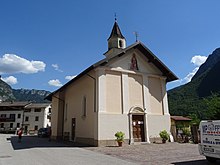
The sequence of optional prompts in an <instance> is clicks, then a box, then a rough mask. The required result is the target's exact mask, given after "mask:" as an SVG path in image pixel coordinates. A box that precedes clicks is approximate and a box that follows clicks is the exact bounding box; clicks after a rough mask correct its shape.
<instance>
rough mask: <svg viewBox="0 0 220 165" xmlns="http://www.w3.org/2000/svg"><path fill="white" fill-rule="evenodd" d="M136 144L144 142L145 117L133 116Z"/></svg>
mask: <svg viewBox="0 0 220 165" xmlns="http://www.w3.org/2000/svg"><path fill="white" fill-rule="evenodd" d="M132 126H133V139H134V142H144V141H145V135H144V115H132Z"/></svg>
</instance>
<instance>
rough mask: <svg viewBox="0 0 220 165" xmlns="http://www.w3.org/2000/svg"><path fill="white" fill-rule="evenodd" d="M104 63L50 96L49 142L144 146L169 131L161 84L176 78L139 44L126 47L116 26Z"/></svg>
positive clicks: (163, 86)
mask: <svg viewBox="0 0 220 165" xmlns="http://www.w3.org/2000/svg"><path fill="white" fill-rule="evenodd" d="M104 55H105V58H104V59H103V60H101V61H98V62H97V63H95V64H93V65H91V66H90V67H88V68H87V69H86V70H84V71H82V72H81V73H80V74H79V75H78V76H76V77H75V78H74V79H72V80H70V81H69V82H68V83H66V84H65V85H63V86H62V87H60V88H59V89H58V90H56V91H54V92H52V93H51V94H50V95H49V96H47V97H46V99H48V100H51V101H52V108H53V112H52V115H51V123H52V138H54V139H66V140H69V141H74V142H81V143H86V144H90V145H93V146H103V145H104V146H106V145H113V144H115V137H114V134H115V133H116V132H117V131H122V132H124V133H125V141H126V142H127V143H129V144H134V143H139V142H147V143H150V142H152V141H153V139H155V138H158V137H159V132H160V131H161V130H164V129H166V130H168V131H169V130H170V114H169V110H168V103H167V92H166V83H167V82H170V81H173V80H176V79H177V77H176V76H175V75H174V74H173V73H172V72H171V71H170V70H169V69H168V68H167V67H166V66H165V65H164V64H163V63H162V62H161V61H160V60H159V59H158V58H157V57H156V56H155V55H154V54H153V53H152V52H151V51H150V50H149V49H148V48H147V47H146V46H145V45H144V44H143V43H141V42H139V41H138V42H135V43H134V44H132V45H130V46H128V47H126V40H125V37H124V36H123V35H122V33H121V30H120V28H119V26H118V23H117V21H115V23H114V25H113V29H112V32H111V34H110V37H109V38H108V51H107V52H106V53H104Z"/></svg>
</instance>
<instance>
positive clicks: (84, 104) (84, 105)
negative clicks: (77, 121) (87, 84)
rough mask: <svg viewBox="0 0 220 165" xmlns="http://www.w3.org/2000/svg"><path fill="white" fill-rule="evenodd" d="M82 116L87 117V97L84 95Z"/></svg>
mask: <svg viewBox="0 0 220 165" xmlns="http://www.w3.org/2000/svg"><path fill="white" fill-rule="evenodd" d="M82 116H83V117H86V97H85V96H84V97H83V105H82Z"/></svg>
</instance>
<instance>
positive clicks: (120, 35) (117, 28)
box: [108, 14, 124, 40]
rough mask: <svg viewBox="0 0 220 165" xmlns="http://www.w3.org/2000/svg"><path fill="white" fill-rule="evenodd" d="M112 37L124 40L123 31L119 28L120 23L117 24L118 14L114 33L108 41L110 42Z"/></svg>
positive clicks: (113, 29)
mask: <svg viewBox="0 0 220 165" xmlns="http://www.w3.org/2000/svg"><path fill="white" fill-rule="evenodd" d="M112 37H118V38H122V39H124V36H123V35H122V33H121V30H120V28H119V26H118V23H117V17H116V14H115V23H114V25H113V28H112V32H111V34H110V36H109V38H108V40H109V39H110V38H112Z"/></svg>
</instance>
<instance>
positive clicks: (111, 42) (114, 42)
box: [104, 18, 126, 58]
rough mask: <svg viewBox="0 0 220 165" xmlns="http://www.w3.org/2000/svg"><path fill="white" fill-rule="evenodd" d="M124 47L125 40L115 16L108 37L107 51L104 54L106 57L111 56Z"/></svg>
mask: <svg viewBox="0 0 220 165" xmlns="http://www.w3.org/2000/svg"><path fill="white" fill-rule="evenodd" d="M124 48H126V41H125V38H124V36H123V35H122V33H121V30H120V28H119V26H118V23H117V19H116V18H115V23H114V25H113V28H112V32H111V34H110V36H109V38H108V51H107V52H106V53H105V54H104V55H105V56H106V57H107V58H108V57H112V56H114V55H115V54H117V53H118V52H120V51H121V50H122V49H124Z"/></svg>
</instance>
